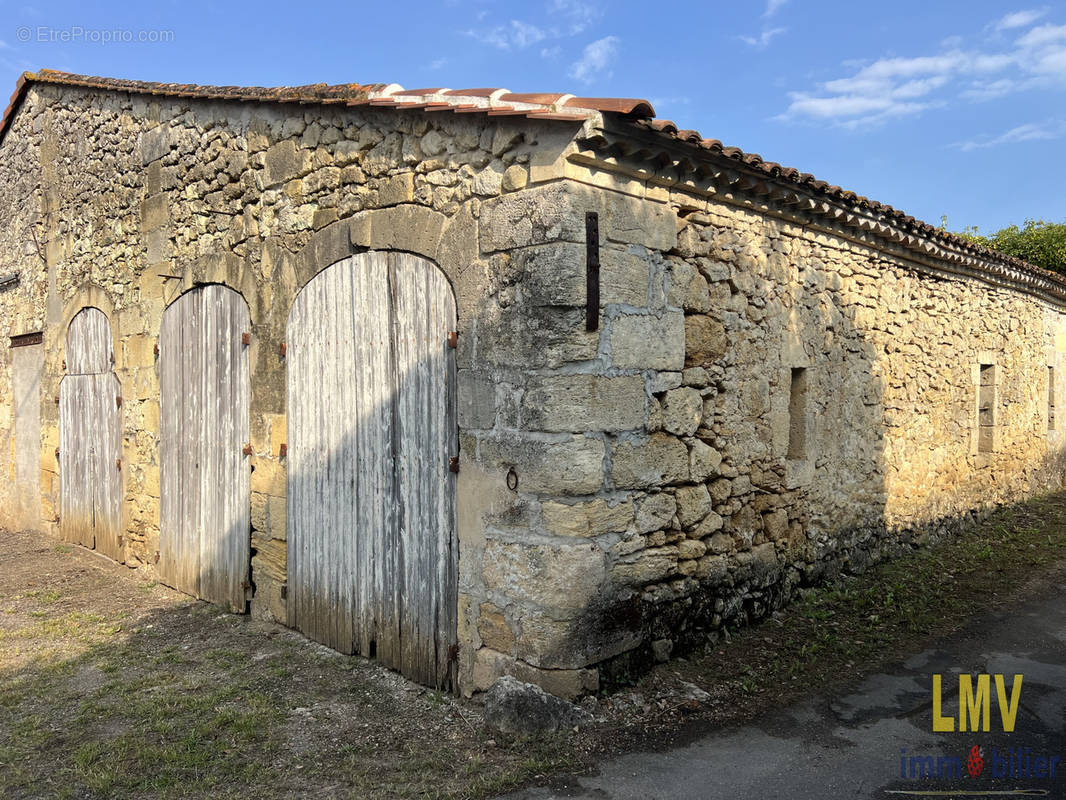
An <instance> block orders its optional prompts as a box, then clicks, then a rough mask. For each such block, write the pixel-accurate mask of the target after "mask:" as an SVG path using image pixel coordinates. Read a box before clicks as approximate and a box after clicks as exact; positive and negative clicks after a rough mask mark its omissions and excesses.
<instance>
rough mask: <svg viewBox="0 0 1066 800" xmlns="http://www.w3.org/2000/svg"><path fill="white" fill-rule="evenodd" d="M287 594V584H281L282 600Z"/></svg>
mask: <svg viewBox="0 0 1066 800" xmlns="http://www.w3.org/2000/svg"><path fill="white" fill-rule="evenodd" d="M288 596H289V584H287V583H283V584H281V599H282V600H284V599H285V598H287V597H288Z"/></svg>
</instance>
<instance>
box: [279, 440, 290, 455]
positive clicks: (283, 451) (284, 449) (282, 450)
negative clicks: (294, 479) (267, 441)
mask: <svg viewBox="0 0 1066 800" xmlns="http://www.w3.org/2000/svg"><path fill="white" fill-rule="evenodd" d="M288 454H289V446H288V445H287V444H285V442H282V443H281V447H279V448H278V458H285V456H287V455H288Z"/></svg>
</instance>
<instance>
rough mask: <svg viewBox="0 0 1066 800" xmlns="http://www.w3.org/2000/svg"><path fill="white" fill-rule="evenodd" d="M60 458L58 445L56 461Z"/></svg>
mask: <svg viewBox="0 0 1066 800" xmlns="http://www.w3.org/2000/svg"><path fill="white" fill-rule="evenodd" d="M58 460H59V448H58V447H57V448H56V461H58Z"/></svg>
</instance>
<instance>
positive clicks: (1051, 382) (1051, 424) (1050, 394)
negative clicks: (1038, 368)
mask: <svg viewBox="0 0 1066 800" xmlns="http://www.w3.org/2000/svg"><path fill="white" fill-rule="evenodd" d="M1047 429H1048V430H1049V431H1053V430H1055V368H1054V367H1050V366H1049V367H1048V368H1047Z"/></svg>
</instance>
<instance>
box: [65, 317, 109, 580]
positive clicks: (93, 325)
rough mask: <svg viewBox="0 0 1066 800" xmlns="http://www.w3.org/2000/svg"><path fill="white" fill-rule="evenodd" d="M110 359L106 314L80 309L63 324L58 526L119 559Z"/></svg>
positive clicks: (73, 539)
mask: <svg viewBox="0 0 1066 800" xmlns="http://www.w3.org/2000/svg"><path fill="white" fill-rule="evenodd" d="M113 361H114V358H113V350H112V346H111V326H110V324H109V323H108V320H107V315H106V314H104V312H103V311H101V310H100V309H98V308H92V307H88V308H83V309H82V310H81V311H79V312H78V313H77V314H76V315H75V316H74V319H72V320H71V322H70V327H69V328H68V329H67V348H66V373H67V374H66V375H65V376H64V377H63V380H62V381H61V382H60V384H59V530H60V535H61V536H62V538H63V539H65V540H66V541H68V542H75V543H77V544H80V545H84V546H85V547H95V548H96V549H97V550H99V551H100V552H101V553H103V554H104V555H106V556H108V557H110V558H113V559H115V560H116V561H120V560H121V559H122V534H121V531H122V471H121V459H122V409H121V406H120V403H119V397H120V395H121V386H120V384H119V382H118V378H117V377H115V373H114V372H112V364H113Z"/></svg>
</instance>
